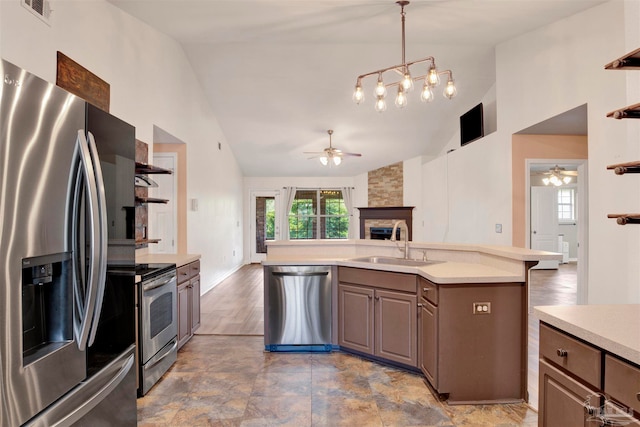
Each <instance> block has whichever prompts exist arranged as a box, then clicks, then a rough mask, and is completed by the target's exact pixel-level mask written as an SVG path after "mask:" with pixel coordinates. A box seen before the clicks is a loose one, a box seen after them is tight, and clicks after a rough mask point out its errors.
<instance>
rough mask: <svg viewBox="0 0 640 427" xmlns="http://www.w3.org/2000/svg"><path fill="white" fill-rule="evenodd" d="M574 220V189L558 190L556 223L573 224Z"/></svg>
mask: <svg viewBox="0 0 640 427" xmlns="http://www.w3.org/2000/svg"><path fill="white" fill-rule="evenodd" d="M575 220H576V189H575V188H559V189H558V221H560V222H561V223H562V222H574V221H575Z"/></svg>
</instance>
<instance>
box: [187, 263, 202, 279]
mask: <svg viewBox="0 0 640 427" xmlns="http://www.w3.org/2000/svg"><path fill="white" fill-rule="evenodd" d="M198 274H200V261H194V262H192V263H191V264H189V277H196V276H197V275H198Z"/></svg>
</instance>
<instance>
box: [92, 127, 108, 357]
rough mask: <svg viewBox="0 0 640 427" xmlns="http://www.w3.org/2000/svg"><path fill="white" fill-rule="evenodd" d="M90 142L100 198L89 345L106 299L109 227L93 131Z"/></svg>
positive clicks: (94, 334) (94, 335)
mask: <svg viewBox="0 0 640 427" xmlns="http://www.w3.org/2000/svg"><path fill="white" fill-rule="evenodd" d="M87 134H88V142H89V152H90V153H91V158H92V161H93V170H94V174H95V179H96V187H95V188H96V193H97V198H98V231H97V234H98V244H97V245H96V246H97V251H98V266H97V271H98V275H97V276H98V277H97V282H98V283H97V289H96V303H95V306H94V309H93V313H92V315H91V316H92V322H91V332H90V334H89V342H88V345H89V346H91V345H92V344H93V341H94V339H95V337H96V332H97V329H98V321H99V320H100V313H101V311H102V301H103V299H104V290H105V282H106V280H107V249H108V238H109V236H108V229H107V226H108V224H107V199H106V195H105V190H104V179H103V178H102V166H100V157H99V156H98V149H97V147H96V141H95V138H94V137H93V135H92V134H91V132H87Z"/></svg>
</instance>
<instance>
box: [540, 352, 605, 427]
mask: <svg viewBox="0 0 640 427" xmlns="http://www.w3.org/2000/svg"><path fill="white" fill-rule="evenodd" d="M539 375H540V378H539V382H540V384H539V385H540V388H539V394H540V401H539V402H538V406H539V407H538V410H539V412H538V426H539V427H567V426H576V427H578V426H587V425H593V424H590V423H587V417H588V416H589V415H587V414H586V413H585V409H584V403H585V401H586V400H587V398H588V396H590V395H593V394H597V393H596V392H595V391H593V390H591V389H589V388H587V387H585V386H584V385H582V384H580V383H578V382H577V381H575V380H573V379H572V378H570V377H569V376H567V375H565V374H564V373H563V372H561V371H559V370H558V369H556V368H554V367H553V366H551V365H549V364H548V363H546V362H545V361H544V360H540V374H539ZM594 404H596V402H595V401H594Z"/></svg>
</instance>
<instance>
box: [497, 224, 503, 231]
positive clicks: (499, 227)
mask: <svg viewBox="0 0 640 427" xmlns="http://www.w3.org/2000/svg"><path fill="white" fill-rule="evenodd" d="M496 233H502V224H496Z"/></svg>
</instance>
